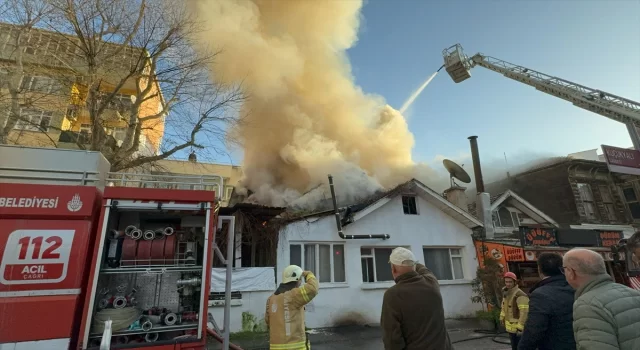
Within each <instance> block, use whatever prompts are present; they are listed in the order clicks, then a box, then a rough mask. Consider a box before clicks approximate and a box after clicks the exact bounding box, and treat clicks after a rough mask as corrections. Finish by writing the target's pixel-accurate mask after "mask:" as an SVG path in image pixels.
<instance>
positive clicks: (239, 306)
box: [209, 290, 275, 333]
mask: <svg viewBox="0 0 640 350" xmlns="http://www.w3.org/2000/svg"><path fill="white" fill-rule="evenodd" d="M273 292H275V290H272V291H260V292H241V293H242V300H241V301H237V300H235V301H234V300H232V301H231V322H230V324H229V328H230V329H231V332H234V333H235V332H240V331H242V313H243V312H249V313H251V314H252V315H253V316H255V317H256V318H257V320H258V321H259V322H261V321H262V320H264V312H265V309H266V305H267V299H268V298H269V296H271V294H273ZM219 304H220V305H218V306H209V312H210V313H211V315H213V317H214V319H215V320H216V322H217V323H218V327H220V328H223V322H224V300H222V302H221V303H219ZM210 305H211V302H210Z"/></svg>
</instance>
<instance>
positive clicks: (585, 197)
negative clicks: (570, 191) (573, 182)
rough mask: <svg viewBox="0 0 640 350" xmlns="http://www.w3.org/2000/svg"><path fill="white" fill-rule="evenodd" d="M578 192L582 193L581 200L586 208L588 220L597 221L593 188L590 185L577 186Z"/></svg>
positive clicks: (580, 184)
mask: <svg viewBox="0 0 640 350" xmlns="http://www.w3.org/2000/svg"><path fill="white" fill-rule="evenodd" d="M577 186H578V192H579V193H580V200H581V201H582V205H583V206H584V213H585V216H586V217H587V219H588V220H596V219H597V218H598V217H597V216H596V206H595V204H594V203H593V193H592V192H591V186H589V184H582V183H579V184H577Z"/></svg>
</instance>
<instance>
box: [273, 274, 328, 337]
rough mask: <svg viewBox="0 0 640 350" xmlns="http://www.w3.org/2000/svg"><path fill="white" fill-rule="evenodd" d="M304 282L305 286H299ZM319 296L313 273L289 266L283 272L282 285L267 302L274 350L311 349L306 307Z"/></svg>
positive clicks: (316, 281)
mask: <svg viewBox="0 0 640 350" xmlns="http://www.w3.org/2000/svg"><path fill="white" fill-rule="evenodd" d="M302 278H304V279H305V284H304V286H302V287H301V286H300V284H301V283H302ZM316 295H318V280H317V279H316V276H314V275H313V273H312V272H311V271H302V269H301V268H300V266H296V265H289V266H287V268H285V269H284V271H283V272H282V283H281V284H280V286H278V289H276V291H275V293H274V294H273V295H272V296H270V297H269V299H267V310H266V312H265V316H264V319H265V322H266V324H267V328H268V329H269V344H270V345H269V348H270V349H271V350H308V349H311V345H310V344H309V339H308V338H307V334H306V332H305V323H304V306H305V305H307V304H308V303H309V302H311V300H313V298H315V296H316Z"/></svg>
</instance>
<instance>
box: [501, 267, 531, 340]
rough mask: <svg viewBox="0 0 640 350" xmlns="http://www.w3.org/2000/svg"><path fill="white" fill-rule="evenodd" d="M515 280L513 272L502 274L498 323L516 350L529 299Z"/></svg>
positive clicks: (525, 318) (527, 310) (525, 319)
mask: <svg viewBox="0 0 640 350" xmlns="http://www.w3.org/2000/svg"><path fill="white" fill-rule="evenodd" d="M516 281H517V278H516V275H515V274H514V273H513V272H507V273H505V274H504V284H505V287H504V297H503V298H502V309H501V310H500V323H502V324H503V325H504V327H505V329H506V330H507V333H509V337H510V340H511V348H512V349H513V350H517V349H518V343H519V342H520V336H522V331H523V330H524V324H525V322H526V321H527V314H528V312H529V297H528V296H527V294H526V293H525V292H523V291H522V290H520V288H518V284H517V283H516Z"/></svg>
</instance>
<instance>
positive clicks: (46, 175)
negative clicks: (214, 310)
mask: <svg viewBox="0 0 640 350" xmlns="http://www.w3.org/2000/svg"><path fill="white" fill-rule="evenodd" d="M109 167H110V165H109V163H108V162H107V161H106V160H105V159H104V158H103V157H102V155H101V154H100V153H97V152H85V151H76V150H60V149H42V148H26V147H13V146H0V253H1V254H2V255H1V256H0V315H2V317H1V318H0V330H2V331H1V332H0V349H3V350H5V349H12V350H14V349H15V350H18V349H20V350H30V349H48V350H58V349H60V350H62V349H74V350H75V349H82V350H85V349H118V348H145V349H150V350H169V349H171V350H177V349H182V350H187V349H189V350H198V349H201V350H204V349H205V348H206V339H207V333H213V335H214V336H216V337H217V339H219V340H222V342H224V347H223V348H224V349H229V347H230V346H231V347H232V348H235V347H234V346H233V345H232V344H229V338H228V337H229V332H224V339H222V338H221V337H219V336H218V333H219V332H221V331H220V329H219V328H218V327H217V324H216V323H215V320H212V319H210V317H208V315H209V313H208V302H209V293H210V292H209V291H210V288H211V286H210V283H211V282H210V281H211V278H210V275H211V265H212V259H213V255H214V254H213V252H215V250H216V249H217V247H215V246H214V244H213V242H215V236H216V234H217V233H218V232H219V231H220V230H221V228H222V223H223V221H225V222H227V225H224V226H225V228H226V229H228V230H229V231H228V232H229V233H232V232H234V227H233V220H232V219H233V218H232V217H231V218H228V217H220V216H219V215H218V208H219V199H218V197H217V195H218V194H219V193H222V192H221V189H222V188H223V179H222V178H221V177H220V176H215V175H210V176H167V175H149V174H123V173H111V172H109ZM228 236H229V237H231V235H228ZM232 251H233V250H232V249H230V250H228V252H232ZM218 253H219V250H218ZM220 256H222V254H220ZM229 258H230V257H229V256H228V255H227V261H231V259H229ZM221 259H223V258H221ZM230 268H231V264H227V270H228V271H227V276H229V275H230V273H229V272H230ZM227 294H228V295H227V297H228V298H229V299H230V278H229V281H227ZM230 304H231V303H230V301H229V300H228V301H227V303H226V305H230ZM226 307H227V308H228V307H229V306H226ZM228 315H229V312H228V310H225V316H226V317H225V320H224V328H223V329H224V330H228V329H229V320H228V318H229V317H228ZM209 316H210V315H209ZM210 323H212V324H213V325H214V326H215V328H216V329H217V330H218V332H212V331H211V330H210V329H208V325H209V324H210Z"/></svg>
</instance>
